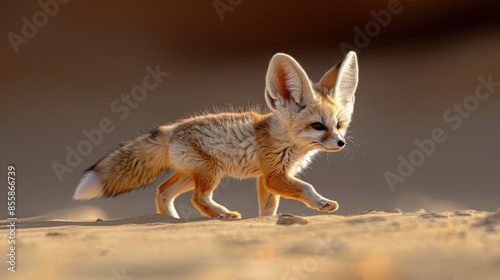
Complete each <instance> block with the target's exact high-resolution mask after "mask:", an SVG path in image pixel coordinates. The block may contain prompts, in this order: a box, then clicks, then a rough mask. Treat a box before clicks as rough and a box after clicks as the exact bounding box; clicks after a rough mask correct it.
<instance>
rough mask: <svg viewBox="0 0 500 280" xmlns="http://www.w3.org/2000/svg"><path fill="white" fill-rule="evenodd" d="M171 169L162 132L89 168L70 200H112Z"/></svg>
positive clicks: (144, 137) (141, 138) (126, 146)
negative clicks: (111, 198)
mask: <svg viewBox="0 0 500 280" xmlns="http://www.w3.org/2000/svg"><path fill="white" fill-rule="evenodd" d="M169 167H170V162H169V158H168V144H167V140H166V137H165V134H164V132H163V131H161V128H154V129H153V130H152V131H151V132H149V133H147V134H145V135H141V136H139V137H137V138H136V139H134V140H132V141H130V142H127V143H125V144H123V145H122V146H121V147H120V148H119V149H117V150H115V151H113V152H111V153H109V154H108V155H107V156H106V157H104V158H103V159H101V160H100V161H98V162H97V163H96V164H94V166H92V167H90V168H89V169H88V170H87V171H85V174H84V176H83V178H82V179H81V181H80V183H79V184H78V187H76V190H75V194H74V196H73V199H79V200H86V199H91V198H95V197H101V196H105V197H107V196H115V195H118V194H121V193H124V192H128V191H131V190H133V189H136V188H138V187H141V186H144V185H147V184H149V183H151V182H153V181H154V180H155V179H156V178H158V176H160V175H161V173H162V172H164V171H166V170H167V169H168V168H169Z"/></svg>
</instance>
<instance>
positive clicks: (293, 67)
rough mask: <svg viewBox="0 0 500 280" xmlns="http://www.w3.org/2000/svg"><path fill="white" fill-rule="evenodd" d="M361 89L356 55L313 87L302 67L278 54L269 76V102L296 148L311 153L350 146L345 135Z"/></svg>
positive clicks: (267, 86)
mask: <svg viewBox="0 0 500 280" xmlns="http://www.w3.org/2000/svg"><path fill="white" fill-rule="evenodd" d="M357 85H358V61H357V58H356V53H354V52H349V53H348V54H347V55H346V57H345V59H344V60H343V61H342V62H340V63H339V64H337V65H336V66H334V67H333V68H331V69H330V70H328V71H327V72H326V73H325V75H324V76H323V77H322V78H321V80H320V81H319V82H318V83H312V82H311V81H310V80H309V78H308V77H307V74H306V73H305V71H304V70H303V69H302V67H300V65H299V63H298V62H297V61H295V59H293V58H292V57H291V56H289V55H286V54H282V53H278V54H276V55H274V56H273V58H272V59H271V62H270V63H269V69H268V71H267V75H266V92H265V97H266V102H267V105H268V106H269V108H270V109H271V111H273V112H274V113H275V114H276V115H277V116H278V119H279V120H280V122H281V123H282V124H283V127H284V128H286V133H288V134H289V136H290V137H291V138H292V140H293V141H294V142H296V144H298V145H300V146H303V147H307V148H309V149H314V150H320V151H327V152H337V151H340V150H341V149H342V148H343V147H344V146H345V144H346V141H345V134H346V132H347V127H348V126H349V123H350V122H351V115H352V113H353V109H354V92H355V91H356V87H357Z"/></svg>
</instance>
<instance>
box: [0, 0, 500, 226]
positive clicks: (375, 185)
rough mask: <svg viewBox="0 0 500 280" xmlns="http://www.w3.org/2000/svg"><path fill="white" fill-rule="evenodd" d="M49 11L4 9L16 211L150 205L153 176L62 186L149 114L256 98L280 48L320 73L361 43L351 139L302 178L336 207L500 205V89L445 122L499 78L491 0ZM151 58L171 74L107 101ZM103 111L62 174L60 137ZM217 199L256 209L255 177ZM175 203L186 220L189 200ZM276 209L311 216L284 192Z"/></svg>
mask: <svg viewBox="0 0 500 280" xmlns="http://www.w3.org/2000/svg"><path fill="white" fill-rule="evenodd" d="M42 3H52V4H53V3H57V2H55V1H43V0H42ZM214 3H215V4H214ZM214 5H215V6H217V8H216V7H215V6H214ZM388 5H389V8H391V9H392V10H393V11H394V10H397V11H399V12H397V13H392V14H390V21H389V20H388V18H387V17H385V18H384V17H383V15H387V12H380V11H382V10H385V11H387V10H388ZM233 6H234V7H233ZM49 9H52V10H51V11H52V12H53V14H54V16H53V17H52V16H46V18H44V16H43V15H42V13H43V12H40V11H43V9H42V7H41V6H40V4H39V3H38V2H37V1H1V4H0V18H1V26H0V28H1V33H0V34H3V39H2V43H1V44H0V54H1V56H0V62H1V64H0V65H1V66H0V92H1V94H2V101H1V103H0V114H1V118H0V121H1V130H2V140H1V141H2V142H1V146H0V161H1V166H2V168H3V170H4V171H3V172H4V174H5V175H3V176H6V172H7V170H6V169H7V165H9V164H14V165H15V166H16V168H17V184H18V194H17V201H18V216H20V217H21V216H22V217H26V216H34V215H41V214H44V213H47V212H51V211H56V210H58V209H64V208H73V207H79V206H87V205H93V206H97V207H99V208H102V209H103V211H105V212H106V213H107V215H108V216H110V217H127V216H138V215H144V214H150V213H154V211H155V206H154V195H155V188H156V185H157V184H154V186H153V187H149V188H147V189H143V190H139V191H135V192H132V193H129V194H125V195H122V196H119V197H116V198H114V199H102V200H93V201H88V202H77V201H73V200H72V199H71V196H72V194H73V191H74V189H75V187H76V185H77V183H78V181H79V179H80V177H81V175H82V172H83V170H85V169H86V168H87V167H89V166H90V165H92V164H93V163H94V162H96V161H97V160H98V159H100V158H101V157H102V156H104V155H105V154H106V153H107V152H109V151H111V150H113V149H114V148H116V147H117V146H118V144H119V143H120V142H123V141H126V140H129V139H131V138H133V137H135V136H136V135H137V134H138V133H140V132H141V131H143V130H147V129H149V128H150V127H151V126H152V125H154V124H162V123H165V122H171V121H175V120H176V119H178V118H182V117H184V116H186V114H187V113H195V112H198V111H200V110H202V109H210V108H213V107H214V106H215V107H224V106H225V105H226V104H232V105H238V106H240V105H248V104H260V105H261V106H265V102H264V98H263V89H264V75H265V72H266V69H267V63H268V61H269V59H270V58H271V56H272V55H273V54H274V53H276V52H286V53H288V54H290V55H292V56H294V57H295V58H296V59H297V60H298V61H299V62H300V63H301V64H302V66H303V67H304V68H305V70H306V71H307V73H308V74H309V75H310V78H311V79H313V80H318V79H319V78H320V77H321V75H322V74H323V73H324V72H325V71H326V70H328V69H329V68H330V67H331V66H333V65H334V64H336V63H337V62H338V61H339V60H340V59H342V57H343V55H344V54H343V51H342V49H341V47H340V46H341V44H344V45H346V44H348V45H351V46H353V47H356V49H358V58H359V64H360V84H359V88H358V91H357V93H356V94H357V99H356V102H357V103H356V109H355V114H354V122H353V123H352V126H351V131H352V132H351V133H350V136H353V137H354V138H355V139H356V140H355V144H354V143H350V144H349V149H348V150H347V151H344V152H342V153H340V154H329V155H322V156H320V157H318V158H317V159H316V161H315V162H314V164H312V166H311V169H309V170H308V172H307V173H306V174H304V175H303V176H302V177H303V178H305V180H307V181H308V182H311V183H312V184H313V185H314V186H315V187H316V189H317V190H318V192H320V193H321V194H323V195H324V196H326V197H329V198H332V199H336V200H337V201H338V202H339V203H340V210H339V213H349V212H355V211H361V210H367V209H371V208H383V209H391V208H395V207H398V208H401V209H402V210H407V211H409V210H415V209H417V208H420V207H425V208H426V209H429V210H446V209H455V208H474V209H478V210H493V209H495V208H498V207H499V206H500V204H499V203H498V199H499V183H500V175H499V174H500V172H499V171H500V162H499V158H500V149H499V147H498V139H499V138H500V130H499V121H500V118H499V109H500V96H499V95H500V86H497V87H496V88H495V92H493V93H492V94H491V96H490V97H489V98H488V99H487V100H484V101H480V102H479V105H478V108H477V110H474V111H472V112H470V116H469V117H468V118H462V121H463V122H462V124H461V126H460V127H459V128H458V129H456V130H453V129H452V128H451V126H452V125H453V124H454V123H455V122H451V123H450V122H446V121H445V120H444V119H443V114H444V113H445V112H446V111H447V110H449V109H453V105H454V104H455V103H456V104H462V102H463V101H464V99H465V98H467V97H468V96H471V95H473V94H474V92H475V89H476V87H477V86H478V85H479V81H478V77H479V76H483V77H485V78H487V77H488V75H491V77H492V80H494V81H499V82H500V68H499V66H498V65H499V62H500V3H499V2H498V1H485V0H484V1H431V0H427V1H422V0H420V1H408V0H402V1H400V2H398V1H385V0H384V1H381V0H380V1H379V0H377V1H373V0H370V1H248V0H242V1H236V0H233V1H229V0H218V1H212V0H210V1H141V2H137V1H114V2H111V1H106V2H103V1H70V2H69V3H67V4H58V8H57V11H56V8H55V6H54V5H52V6H50V7H49ZM217 9H219V11H217ZM224 9H226V10H224ZM55 11H56V12H55ZM371 11H374V12H371ZM374 13H376V14H377V15H379V17H381V18H382V19H384V20H385V23H387V24H385V23H384V25H386V26H382V25H381V24H380V23H376V22H377V21H376V19H375V18H376V17H377V16H374ZM34 15H35V20H38V23H39V25H40V26H41V27H37V29H38V30H37V32H36V34H35V35H34V36H33V37H32V38H25V39H24V42H25V43H20V44H19V45H18V46H17V48H18V52H17V53H16V52H15V47H13V45H12V44H11V42H10V40H11V39H12V36H13V35H12V33H15V34H17V35H18V36H22V37H25V36H23V31H22V29H23V25H25V23H24V22H23V20H22V18H23V17H26V18H27V19H28V21H30V22H31V23H33V16H34ZM44 20H45V21H46V22H44ZM377 26H378V27H377ZM366 28H368V31H366ZM370 28H371V29H370ZM357 30H362V31H363V33H364V34H365V36H367V37H365V38H364V39H365V40H364V41H363V44H360V42H361V41H362V39H360V38H359V36H360V35H357V34H359V32H358V31H357ZM31 31H33V30H31ZM10 32H12V33H10ZM367 32H368V33H370V34H371V35H367ZM9 34H10V35H9ZM9 36H10V37H9ZM16 38H17V37H16ZM17 39H19V38H17ZM367 39H368V40H369V41H368V40H367ZM360 40H361V41H360ZM356 43H358V44H356ZM148 65H149V66H151V67H153V68H155V66H156V65H160V69H161V70H162V71H165V72H169V73H170V75H169V76H168V77H167V78H165V80H164V81H163V82H162V83H161V84H160V85H159V86H158V87H157V88H156V89H154V90H152V91H150V92H149V93H148V95H147V97H146V98H145V99H144V100H143V101H141V102H138V103H137V105H136V108H131V109H130V113H129V114H128V116H127V117H125V118H124V119H123V120H121V119H120V118H119V116H121V115H122V113H116V112H115V111H113V110H112V109H111V107H110V106H111V104H112V103H113V102H114V101H115V100H117V99H118V100H120V98H121V97H120V96H121V95H122V94H130V92H131V89H132V88H133V87H135V86H137V85H140V84H141V83H142V78H143V77H144V76H145V75H146V74H147V72H146V70H145V67H146V66H148ZM484 90H485V89H483V91H484ZM485 92H486V91H485ZM469 100H470V98H469ZM121 104H122V105H123V103H121ZM452 116H455V117H456V116H458V114H456V113H453V114H452ZM103 118H109V119H110V120H111V121H112V123H113V125H114V127H115V129H114V131H113V132H111V133H108V134H104V137H103V140H102V143H100V144H98V145H97V146H93V147H92V150H91V151H90V152H89V154H88V155H87V156H83V157H82V160H81V163H79V164H77V165H76V167H74V168H73V167H70V168H71V170H72V172H66V173H64V174H63V175H62V177H61V180H59V179H58V177H57V176H56V174H55V172H54V170H53V166H52V165H53V163H54V162H59V163H61V164H66V163H65V161H66V159H65V158H66V155H67V153H68V152H67V150H66V147H67V146H69V147H71V148H73V149H75V148H76V147H77V145H78V143H80V142H81V141H84V140H85V139H86V137H85V136H84V135H83V134H82V130H84V129H86V130H92V129H96V128H98V127H99V122H100V121H101V120H102V119H103ZM435 128H442V129H443V130H444V131H445V133H446V135H447V136H448V139H447V141H446V142H444V143H442V144H436V150H435V152H434V153H433V154H432V155H431V156H429V157H426V158H425V161H424V163H423V164H422V165H420V166H418V167H416V168H415V171H414V173H413V174H412V175H411V176H409V177H408V178H406V179H405V181H404V182H402V183H397V184H396V185H395V186H394V191H391V188H390V187H389V185H388V183H387V181H386V179H385V178H384V172H386V171H390V172H393V173H395V174H397V172H398V171H397V168H398V164H399V163H400V160H399V159H398V156H403V157H404V158H406V159H408V157H409V154H410V153H411V152H412V151H414V150H415V149H417V146H416V144H415V143H414V141H415V140H416V139H419V140H423V139H424V138H429V137H431V132H432V131H433V129H435ZM4 178H5V177H4ZM3 192H4V193H2V194H1V195H0V197H5V196H6V192H7V191H6V188H3ZM215 200H217V201H218V202H219V203H221V204H223V205H225V206H227V207H228V208H230V209H232V210H237V211H241V212H242V213H243V215H244V216H245V217H251V216H257V200H256V190H255V180H244V181H239V180H225V181H224V182H223V186H222V187H221V188H220V191H219V192H218V193H217V196H216V197H215ZM5 202H6V199H0V207H1V208H0V209H6V204H5ZM179 205H183V206H182V207H180V208H182V209H179ZM177 206H178V211H179V213H180V214H181V216H184V217H186V216H191V215H192V212H190V211H191V210H189V209H190V208H189V207H191V206H190V195H189V194H185V195H183V196H181V197H180V198H179V199H178V200H177ZM0 212H1V213H2V215H1V216H0V217H5V216H6V212H7V211H6V210H5V211H3V210H1V211H0ZM279 212H291V213H295V214H308V215H309V214H318V212H316V211H313V210H310V209H308V208H306V207H305V206H304V205H303V204H301V203H299V202H296V201H286V200H282V204H281V206H280V209H279Z"/></svg>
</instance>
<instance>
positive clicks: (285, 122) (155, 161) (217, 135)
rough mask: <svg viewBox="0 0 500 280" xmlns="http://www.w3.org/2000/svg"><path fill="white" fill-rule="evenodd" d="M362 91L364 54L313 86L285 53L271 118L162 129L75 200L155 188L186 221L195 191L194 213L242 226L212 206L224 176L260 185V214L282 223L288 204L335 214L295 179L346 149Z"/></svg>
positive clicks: (162, 206)
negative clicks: (184, 200)
mask: <svg viewBox="0 0 500 280" xmlns="http://www.w3.org/2000/svg"><path fill="white" fill-rule="evenodd" d="M357 84H358V63H357V58H356V54H355V53H354V52H349V53H348V54H347V55H346V57H345V59H344V60H343V61H342V62H340V63H339V64H338V65H336V66H335V67H333V68H331V69H330V70H329V71H328V72H326V74H325V75H324V76H323V77H322V78H321V80H320V81H319V82H318V83H312V82H311V81H310V80H309V78H308V77H307V75H306V73H305V72H304V70H303V69H302V68H301V67H300V65H299V64H298V63H297V61H295V60H294V59H293V58H292V57H291V56H289V55H286V54H282V53H278V54H276V55H274V56H273V58H272V59H271V62H270V63H269V68H268V71H267V75H266V88H265V99H266V103H267V105H268V107H269V109H270V112H268V113H265V114H261V113H258V112H255V111H249V112H245V113H230V112H228V113H215V114H206V115H201V116H197V117H191V118H187V119H184V120H180V121H178V122H176V123H173V124H167V125H164V126H159V127H156V128H154V129H153V130H152V131H151V132H149V133H147V134H145V135H142V136H139V137H138V138H136V139H134V140H132V141H130V142H127V143H125V144H124V145H122V146H121V147H120V148H118V149H117V150H115V151H113V152H111V153H110V154H108V155H107V156H106V157H104V158H103V159H101V160H100V161H98V162H97V163H96V164H95V165H94V166H92V167H91V168H89V169H88V170H87V171H86V172H85V174H84V176H83V178H82V180H81V181H80V184H79V185H78V187H77V188H76V191H75V195H74V199H82V200H85V199H91V198H94V197H102V196H104V197H109V196H115V195H118V194H121V193H124V192H128V191H131V190H133V189H136V188H138V187H141V186H144V185H147V184H149V183H151V182H153V181H154V180H155V179H156V178H157V177H158V176H159V175H160V174H162V173H163V172H165V171H167V170H172V172H173V173H172V174H171V175H170V177H169V178H168V179H167V180H166V181H165V182H164V183H162V184H161V185H160V186H159V187H158V191H157V195H156V206H157V209H158V212H159V213H163V214H168V215H170V216H173V217H176V218H179V215H178V214H177V211H176V210H175V207H174V204H173V203H174V200H175V198H176V197H177V196H179V195H180V194H182V193H185V192H187V191H190V190H194V192H193V196H192V203H193V205H194V206H195V207H196V208H197V209H198V210H199V211H200V212H201V213H202V214H203V215H206V216H209V217H220V218H241V214H240V213H238V212H235V211H229V210H228V209H227V208H226V207H224V206H222V205H220V204H218V203H216V202H215V201H214V200H213V199H212V193H213V191H214V189H215V188H216V187H217V185H218V184H219V182H220V181H221V179H222V178H223V177H224V176H226V175H227V176H231V177H236V178H249V177H257V178H258V179H257V187H258V188H257V190H258V201H259V214H260V215H261V216H270V215H275V214H276V210H277V208H278V204H279V199H280V197H284V198H288V199H296V200H299V201H302V202H303V203H304V204H306V205H307V206H308V207H310V208H313V209H316V210H320V211H328V212H333V211H335V210H337V209H338V207H339V206H338V204H337V202H336V201H333V200H329V199H327V198H325V197H323V196H321V195H320V194H318V193H317V192H316V190H315V189H314V188H313V186H312V185H310V184H308V183H306V182H304V181H301V180H299V179H297V178H296V177H295V175H296V174H297V173H299V172H300V171H301V170H302V169H303V168H305V167H306V166H307V165H308V164H309V163H310V160H311V157H312V156H313V155H314V154H316V153H317V152H318V151H325V152H338V151H340V150H341V149H342V148H344V147H345V144H346V142H345V134H346V132H347V127H348V126H349V123H350V121H351V115H352V113H353V106H354V92H355V91H356V87H357Z"/></svg>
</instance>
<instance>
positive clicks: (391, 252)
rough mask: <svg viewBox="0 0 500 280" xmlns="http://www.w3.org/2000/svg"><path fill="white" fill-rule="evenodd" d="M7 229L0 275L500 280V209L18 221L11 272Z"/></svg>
mask: <svg viewBox="0 0 500 280" xmlns="http://www.w3.org/2000/svg"><path fill="white" fill-rule="evenodd" d="M8 224H9V222H8V221H6V220H3V221H1V222H0V226H1V227H0V240H1V242H2V246H1V248H2V251H3V252H2V256H3V258H4V260H3V261H2V270H1V272H0V275H1V279H108V280H109V279H117V280H122V279H208V280H210V279H343V280H349V279H359V280H378V279H405V280H413V279H418V280H422V279H426V280H429V279H438V280H445V279H448V280H464V279H481V280H487V279H492V280H493V279H500V226H499V224H500V209H499V210H498V211H497V212H493V213H492V212H482V211H473V210H467V211H454V212H441V213H431V212H427V211H425V210H420V211H417V212H412V213H402V212H401V211H398V210H394V211H383V210H370V211H366V212H363V213H357V214H352V215H346V216H340V215H318V216H311V217H297V216H292V215H288V214H281V215H279V216H278V215H277V216H273V217H265V218H249V219H242V220H220V219H205V218H199V219H191V220H182V219H181V220H178V219H174V218H171V217H167V216H163V215H150V216H143V217H136V218H128V219H110V220H107V219H104V220H101V219H99V220H92V221H73V220H64V219H54V218H43V217H42V218H40V217H39V218H32V219H19V220H18V221H17V223H16V241H17V243H16V246H17V247H16V272H15V273H13V272H10V271H8V270H7V266H8V264H6V261H7V258H8V257H7V255H6V253H8V251H7V248H6V245H7V240H8V236H9V234H10V230H9V229H8ZM6 251H7V252H6Z"/></svg>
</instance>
